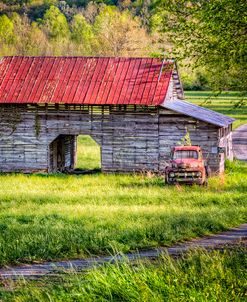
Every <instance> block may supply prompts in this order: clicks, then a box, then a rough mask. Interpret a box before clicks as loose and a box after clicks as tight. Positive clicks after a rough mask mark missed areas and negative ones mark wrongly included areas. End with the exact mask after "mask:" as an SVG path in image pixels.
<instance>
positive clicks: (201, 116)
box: [162, 100, 235, 127]
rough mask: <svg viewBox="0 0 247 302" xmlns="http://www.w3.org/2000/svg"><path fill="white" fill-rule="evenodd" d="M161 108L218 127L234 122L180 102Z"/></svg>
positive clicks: (170, 103) (208, 110) (227, 117)
mask: <svg viewBox="0 0 247 302" xmlns="http://www.w3.org/2000/svg"><path fill="white" fill-rule="evenodd" d="M162 107H164V108H166V109H170V110H172V111H175V112H178V113H181V114H185V115H188V116H191V117H193V118H195V119H198V120H200V121H203V122H207V123H209V124H212V125H215V126H219V127H227V126H229V125H230V124H232V123H233V122H234V121H235V119H234V118H231V117H229V116H226V115H224V114H221V113H218V112H215V111H212V110H210V109H207V108H204V107H200V106H197V105H195V104H191V103H189V102H186V101H182V100H174V101H170V102H165V103H164V104H163V105H162Z"/></svg>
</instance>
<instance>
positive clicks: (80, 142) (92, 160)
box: [49, 135, 101, 174]
mask: <svg viewBox="0 0 247 302" xmlns="http://www.w3.org/2000/svg"><path fill="white" fill-rule="evenodd" d="M49 154H50V164H49V172H52V173H56V172H60V173H71V174H85V173H93V172H99V171H100V170H101V148H100V146H99V145H98V144H97V143H96V142H95V140H94V139H93V138H92V137H91V136H89V135H59V136H58V137H57V138H56V139H55V140H54V141H53V142H52V143H51V144H50V146H49Z"/></svg>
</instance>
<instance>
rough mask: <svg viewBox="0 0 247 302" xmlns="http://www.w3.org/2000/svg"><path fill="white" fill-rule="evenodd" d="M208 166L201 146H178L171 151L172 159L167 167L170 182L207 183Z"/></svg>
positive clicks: (166, 174)
mask: <svg viewBox="0 0 247 302" xmlns="http://www.w3.org/2000/svg"><path fill="white" fill-rule="evenodd" d="M207 174H208V173H207V168H206V162H205V160H204V159H203V155H202V150H201V148H200V147H199V146H176V147H174V148H173V150H172V153H171V161H170V163H169V165H168V167H167V168H166V171H165V178H166V182H167V183H168V184H176V183H186V184H198V185H206V184H207Z"/></svg>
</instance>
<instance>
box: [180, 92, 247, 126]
mask: <svg viewBox="0 0 247 302" xmlns="http://www.w3.org/2000/svg"><path fill="white" fill-rule="evenodd" d="M185 97H186V100H187V101H189V102H192V103H195V104H197V105H200V106H204V107H206V108H208V109H211V110H215V111H218V112H220V113H223V114H226V115H229V116H231V117H233V118H235V119H236V121H235V122H234V124H233V127H234V128H237V127H239V126H240V125H243V124H246V123H247V97H246V96H245V97H243V96H241V95H240V94H239V93H238V92H222V93H221V94H219V95H218V96H217V95H216V94H214V93H212V92H210V91H186V92H185ZM240 104H241V105H240Z"/></svg>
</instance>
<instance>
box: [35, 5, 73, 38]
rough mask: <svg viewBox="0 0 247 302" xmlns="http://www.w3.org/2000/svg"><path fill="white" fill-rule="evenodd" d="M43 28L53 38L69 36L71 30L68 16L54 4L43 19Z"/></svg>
mask: <svg viewBox="0 0 247 302" xmlns="http://www.w3.org/2000/svg"><path fill="white" fill-rule="evenodd" d="M41 23H42V29H43V30H44V31H45V32H46V34H47V36H48V37H49V38H51V39H55V40H56V39H61V38H68V37H69V34H70V31H69V25H68V22H67V19H66V17H65V16H64V14H62V13H61V11H60V10H59V9H58V8H57V7H56V6H54V5H52V6H51V7H50V8H49V9H48V10H47V11H46V12H45V15H44V18H43V20H41Z"/></svg>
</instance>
